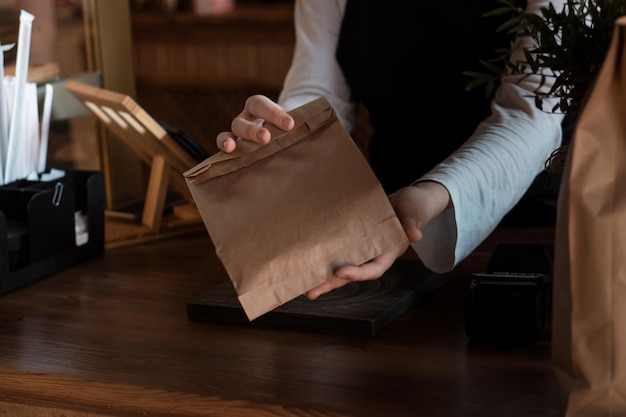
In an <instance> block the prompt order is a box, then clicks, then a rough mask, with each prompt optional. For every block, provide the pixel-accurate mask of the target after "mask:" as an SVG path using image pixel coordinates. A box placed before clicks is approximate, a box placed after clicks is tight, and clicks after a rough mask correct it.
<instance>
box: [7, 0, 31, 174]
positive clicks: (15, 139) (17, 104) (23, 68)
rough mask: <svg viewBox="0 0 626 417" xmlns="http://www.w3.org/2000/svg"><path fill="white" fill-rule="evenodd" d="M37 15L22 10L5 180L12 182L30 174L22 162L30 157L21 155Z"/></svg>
mask: <svg viewBox="0 0 626 417" xmlns="http://www.w3.org/2000/svg"><path fill="white" fill-rule="evenodd" d="M34 18H35V16H33V15H32V14H30V13H28V12H27V11H25V10H22V11H21V13H20V29H19V35H18V38H17V58H16V63H15V83H16V84H15V92H14V98H13V113H12V114H11V125H10V126H11V128H10V129H9V145H8V149H7V152H8V153H7V160H6V167H5V171H4V180H5V181H6V182H11V181H14V180H16V179H18V178H19V177H20V176H21V175H23V176H26V175H28V172H26V171H27V169H25V168H26V167H24V166H23V165H22V164H23V162H24V161H28V160H29V158H28V157H27V156H25V155H20V152H19V151H20V149H22V148H23V146H22V145H25V144H24V143H20V142H23V140H24V138H23V134H22V132H23V130H24V122H25V117H24V100H23V98H24V94H25V89H26V82H27V80H28V65H29V57H30V37H31V32H32V23H33V19H34Z"/></svg>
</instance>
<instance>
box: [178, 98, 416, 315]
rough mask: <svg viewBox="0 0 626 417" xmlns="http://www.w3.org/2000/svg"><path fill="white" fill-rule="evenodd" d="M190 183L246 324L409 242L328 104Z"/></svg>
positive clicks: (314, 106) (212, 162)
mask: <svg viewBox="0 0 626 417" xmlns="http://www.w3.org/2000/svg"><path fill="white" fill-rule="evenodd" d="M290 114H291V116H292V117H293V118H294V120H295V127H294V129H293V130H291V131H289V132H284V131H282V130H279V129H278V128H275V127H273V126H270V125H267V126H266V127H267V128H268V129H270V131H271V133H272V140H271V141H270V142H269V143H268V144H266V145H260V144H256V143H253V142H250V141H245V140H239V141H238V144H237V149H236V150H235V151H234V152H233V153H230V154H227V153H224V152H218V153H216V154H214V155H212V156H210V157H209V158H207V159H206V160H204V161H203V162H201V163H199V164H198V165H196V166H195V167H193V168H191V169H190V170H188V171H187V172H185V173H184V176H185V179H186V181H187V185H188V186H189V189H190V191H191V193H192V196H193V198H194V201H195V203H196V205H197V206H198V209H199V211H200V214H201V216H202V220H203V222H204V225H205V227H206V229H207V231H208V233H209V235H210V237H211V240H212V242H213V245H214V247H215V251H216V254H217V256H218V257H219V259H220V261H221V262H222V264H223V266H224V268H225V270H226V272H227V273H228V276H229V278H230V280H231V282H232V284H233V286H234V288H235V290H236V292H237V296H238V299H239V302H240V303H241V306H242V307H243V310H244V311H245V313H246V315H247V317H248V319H249V320H254V319H255V318H257V317H259V316H261V315H263V314H264V313H266V312H268V311H270V310H272V309H274V308H276V307H278V306H280V305H282V304H284V303H286V302H288V301H290V300H292V299H294V298H295V297H297V296H299V295H301V294H303V293H305V292H306V291H308V290H310V289H311V288H313V287H316V286H317V285H319V284H321V283H323V282H325V281H326V280H328V279H329V278H330V277H332V275H333V271H334V270H335V269H336V268H338V267H340V266H342V265H346V264H355V265H359V264H362V263H363V262H366V261H368V260H370V259H372V258H374V257H376V256H378V255H380V254H382V253H383V252H386V251H387V250H389V249H391V248H393V247H395V246H398V245H401V244H404V243H406V242H408V238H407V236H406V234H405V232H404V231H403V229H402V226H401V224H400V222H399V220H398V218H397V216H396V215H395V213H394V211H393V208H392V206H391V204H390V202H389V199H388V198H387V196H386V195H385V192H384V191H383V188H382V186H381V184H380V182H379V181H378V179H377V178H376V176H375V175H374V173H373V172H372V170H371V168H370V167H369V164H368V163H367V160H366V159H365V157H364V156H363V154H362V153H361V151H360V150H359V148H358V147H357V145H356V144H355V143H354V142H353V140H352V138H351V137H350V135H349V134H348V132H347V131H346V130H345V129H344V128H343V126H342V125H341V123H340V122H339V119H338V118H337V116H336V114H335V111H334V109H333V108H332V106H331V105H330V103H329V102H328V101H327V100H326V99H325V98H323V97H320V98H318V99H316V100H313V101H311V102H310V103H307V104H305V105H303V106H301V107H299V108H296V109H294V110H292V111H291V112H290Z"/></svg>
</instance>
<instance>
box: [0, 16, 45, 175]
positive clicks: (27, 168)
mask: <svg viewBox="0 0 626 417" xmlns="http://www.w3.org/2000/svg"><path fill="white" fill-rule="evenodd" d="M34 18H35V17H34V16H33V15H32V14H30V13H28V12H27V11H25V10H22V11H21V12H20V24H19V34H18V39H17V58H16V62H15V75H14V76H8V75H5V74H4V53H5V52H6V51H8V50H10V49H11V48H13V47H14V46H15V44H7V45H2V44H1V43H0V185H3V184H8V183H10V182H13V181H16V180H22V179H27V178H32V177H36V176H37V175H38V173H41V172H43V171H45V169H46V158H47V153H48V135H49V127H50V114H51V110H52V91H53V89H52V85H51V84H46V85H45V94H44V102H43V107H42V115H41V116H42V117H41V120H40V118H39V102H38V94H37V85H36V84H35V83H31V82H28V68H29V58H30V38H31V32H32V24H33V20H34Z"/></svg>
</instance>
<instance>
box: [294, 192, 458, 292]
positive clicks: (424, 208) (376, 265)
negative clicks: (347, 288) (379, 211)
mask: <svg viewBox="0 0 626 417" xmlns="http://www.w3.org/2000/svg"><path fill="white" fill-rule="evenodd" d="M389 199H390V201H391V205H392V206H393V209H394V211H395V212H396V215H397V216H398V219H399V220H400V223H401V224H402V227H403V228H404V231H405V232H406V234H407V237H408V238H409V242H413V243H415V242H419V241H420V240H421V239H422V229H423V228H424V226H426V224H428V222H430V220H432V219H433V218H434V217H436V216H437V215H439V214H440V213H442V212H443V211H444V210H445V209H446V207H448V205H449V204H450V194H449V193H448V190H447V189H446V188H445V187H444V186H443V185H442V184H440V183H437V182H434V181H423V182H418V183H416V184H414V185H411V186H408V187H404V188H401V189H400V190H398V191H397V192H395V193H394V194H392V195H390V196H389ZM409 242H406V243H404V244H401V245H398V246H396V247H394V248H391V249H390V250H388V251H387V252H385V253H383V254H381V255H379V256H377V257H376V258H374V259H372V260H370V261H368V262H365V263H364V264H361V265H346V266H342V267H340V268H338V269H337V270H335V272H334V275H333V277H331V278H330V279H329V280H328V281H326V282H324V283H322V284H320V285H318V286H317V287H315V288H312V289H311V290H309V291H307V292H306V293H305V294H304V295H305V296H306V297H307V298H308V299H310V300H315V299H316V298H317V297H319V296H320V295H322V294H326V293H327V292H330V291H332V290H334V289H337V288H340V287H343V286H344V285H346V284H348V283H349V282H354V281H369V280H374V279H378V278H380V277H381V276H383V274H384V273H385V272H386V271H387V270H388V269H389V268H391V265H393V263H394V262H395V261H396V259H398V258H399V257H400V256H402V255H403V254H404V253H405V252H406V250H407V249H408V247H409Z"/></svg>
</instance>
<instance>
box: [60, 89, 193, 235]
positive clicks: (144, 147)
mask: <svg viewBox="0 0 626 417" xmlns="http://www.w3.org/2000/svg"><path fill="white" fill-rule="evenodd" d="M66 88H67V90H68V91H70V92H71V93H72V94H73V95H74V96H76V97H77V98H78V99H79V100H80V101H81V102H82V103H83V104H84V105H85V106H86V107H87V108H88V109H89V110H90V111H91V113H93V114H94V115H95V116H96V117H97V118H98V119H99V120H100V121H101V122H102V123H103V124H104V125H105V126H106V127H107V129H109V130H110V131H111V132H112V133H113V134H114V135H115V136H116V137H118V138H119V139H120V140H121V141H123V142H124V143H125V144H126V145H128V147H129V148H130V149H131V150H132V151H133V152H134V153H135V154H136V155H137V156H138V157H139V158H140V159H141V160H142V161H143V162H145V163H146V164H147V165H148V166H149V167H150V177H149V180H148V184H147V189H146V196H145V203H144V207H143V213H142V217H141V224H142V225H143V227H144V228H147V229H148V232H150V233H152V234H159V233H161V232H162V231H163V229H164V228H166V227H167V228H171V227H173V226H174V227H175V226H176V225H177V224H178V225H188V224H189V223H199V224H201V217H200V214H199V212H198V210H197V208H196V205H195V203H194V201H193V197H192V196H191V192H190V191H189V188H188V187H187V184H186V182H185V179H184V177H183V175H182V173H183V172H185V171H187V170H188V169H189V168H191V167H193V166H195V165H196V164H197V163H198V161H197V160H196V159H195V158H194V157H193V156H192V155H191V154H190V153H189V152H188V151H187V150H186V149H184V148H183V147H182V146H181V145H180V144H179V143H178V142H176V140H174V139H173V138H172V137H171V136H170V135H169V134H168V133H167V131H166V130H165V129H164V128H163V127H162V126H161V125H160V124H159V123H158V122H156V121H155V120H154V119H153V118H152V117H151V116H150V115H149V114H148V113H146V112H145V111H144V110H143V109H142V108H141V106H139V105H138V104H137V103H136V102H135V101H134V100H133V98H132V97H130V96H128V95H125V94H120V93H116V92H113V91H110V90H106V89H103V88H98V87H94V86H91V85H87V84H83V83H79V82H77V81H73V80H70V81H68V82H67V83H66ZM170 187H171V190H172V191H174V192H176V193H178V194H179V195H180V196H181V197H182V198H183V199H184V200H185V204H182V205H178V206H174V208H173V215H174V218H175V219H174V220H173V221H170V222H168V223H167V224H165V223H164V221H163V212H164V209H165V201H166V197H167V191H168V189H170Z"/></svg>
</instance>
